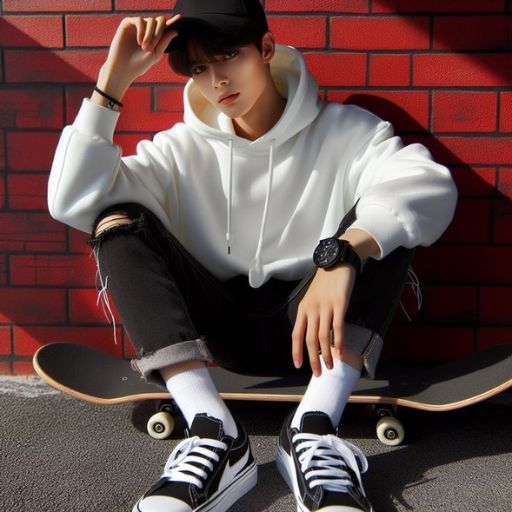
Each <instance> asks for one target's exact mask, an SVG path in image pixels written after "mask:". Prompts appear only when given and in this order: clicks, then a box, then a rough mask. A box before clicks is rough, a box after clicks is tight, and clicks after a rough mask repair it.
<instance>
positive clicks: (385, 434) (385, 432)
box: [377, 416, 405, 446]
mask: <svg viewBox="0 0 512 512" xmlns="http://www.w3.org/2000/svg"><path fill="white" fill-rule="evenodd" d="M377 437H378V438H379V441H380V442H381V443H383V444H385V445H387V446H397V445H399V444H401V443H402V442H403V440H404V437H405V431H404V427H403V425H402V422H401V421H400V420H399V419H397V418H395V417H393V416H385V417H383V418H381V419H380V420H379V421H378V422H377Z"/></svg>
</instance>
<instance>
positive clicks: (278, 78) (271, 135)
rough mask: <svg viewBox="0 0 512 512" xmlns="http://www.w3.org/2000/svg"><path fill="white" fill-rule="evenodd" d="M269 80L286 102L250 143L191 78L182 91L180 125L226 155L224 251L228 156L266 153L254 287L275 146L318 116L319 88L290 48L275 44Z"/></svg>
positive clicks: (252, 268) (260, 268)
mask: <svg viewBox="0 0 512 512" xmlns="http://www.w3.org/2000/svg"><path fill="white" fill-rule="evenodd" d="M270 70H271V74H272V79H273V81H274V83H275V85H276V88H277V90H278V92H279V93H280V94H281V96H283V97H284V98H286V99H287V102H286V107H285V110H284V112H283V114H282V116H281V118H280V119H279V121H278V122H277V123H276V124H275V125H274V126H273V127H272V129H271V130H269V131H268V132H267V133H265V134H264V135H263V136H261V137H260V138H258V139H256V140H254V141H250V140H248V139H245V138H243V137H239V136H238V135H236V133H235V130H234V127H233V122H232V120H231V119H230V118H229V117H228V116H226V115H225V114H224V113H222V112H221V111H219V110H218V109H216V108H215V107H214V106H213V105H211V103H210V102H209V101H208V100H207V99H206V98H205V97H204V96H203V95H202V94H201V92H200V91H199V88H198V87H197V86H196V85H195V83H194V81H193V80H192V79H191V80H189V81H188V83H187V85H186V86H185V90H184V122H185V124H187V125H188V126H189V127H190V128H192V129H193V130H195V131H197V132H198V133H199V134H200V135H201V136H202V137H205V138H206V139H208V140H210V141H218V142H221V143H222V144H225V146H226V150H227V151H228V156H227V158H226V165H225V167H224V168H222V169H221V172H222V173H223V174H224V173H227V183H228V186H227V191H228V193H227V194H226V203H227V218H226V250H227V253H228V254H230V253H231V245H230V244H231V212H232V182H233V173H234V172H236V169H234V167H233V160H234V159H233V155H234V153H237V152H242V153H247V154H249V153H254V152H255V153H261V152H266V153H267V154H268V171H267V191H266V196H265V202H264V207H263V211H262V216H261V221H260V229H259V235H258V241H257V244H256V253H255V254H254V257H253V260H252V262H251V264H250V266H249V283H250V284H251V286H252V287H254V288H257V287H259V286H261V284H263V282H264V273H263V255H262V249H263V241H264V236H265V224H266V221H267V216H268V210H269V204H270V201H271V195H272V179H273V173H274V155H275V153H276V152H277V151H278V150H279V147H280V146H281V145H282V144H284V143H285V142H286V141H288V140H289V139H291V138H293V137H294V136H295V135H296V134H298V133H299V132H300V131H301V130H303V129H304V128H305V127H306V126H308V125H310V124H311V123H312V122H313V121H314V119H315V118H316V117H317V116H318V114H319V112H320V101H319V99H318V84H317V82H316V81H315V79H314V78H313V76H312V75H311V74H310V73H309V71H308V70H307V68H306V64H305V62H304V58H303V57H302V55H301V53H300V52H299V51H297V50H296V49H295V48H292V47H290V46H282V45H276V52H275V55H274V57H273V59H272V61H271V62H270Z"/></svg>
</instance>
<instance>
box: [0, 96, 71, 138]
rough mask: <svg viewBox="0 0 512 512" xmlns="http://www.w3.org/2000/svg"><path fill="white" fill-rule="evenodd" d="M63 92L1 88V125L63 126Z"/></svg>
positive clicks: (10, 126)
mask: <svg viewBox="0 0 512 512" xmlns="http://www.w3.org/2000/svg"><path fill="white" fill-rule="evenodd" d="M63 121H64V114H63V109H62V93H61V92H60V90H56V89H41V88H39V87H38V88H29V89H2V90H0V127H5V128H45V129H49V128H62V124H63Z"/></svg>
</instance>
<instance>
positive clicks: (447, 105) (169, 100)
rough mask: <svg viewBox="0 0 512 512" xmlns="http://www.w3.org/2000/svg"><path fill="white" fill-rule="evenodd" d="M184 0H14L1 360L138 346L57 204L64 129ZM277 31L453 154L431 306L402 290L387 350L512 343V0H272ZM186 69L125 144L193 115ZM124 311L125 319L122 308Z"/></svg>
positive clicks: (427, 285) (3, 100)
mask: <svg viewBox="0 0 512 512" xmlns="http://www.w3.org/2000/svg"><path fill="white" fill-rule="evenodd" d="M171 4H172V2H171V1H170V0H137V1H135V0H88V1H87V2H84V1H78V0H51V1H50V0H2V1H1V2H0V9H1V11H0V15H1V18H0V45H1V50H0V171H1V172H2V179H1V180H0V209H1V210H0V251H1V252H0V372H11V371H15V372H25V371H30V368H31V367H30V364H29V361H30V356H31V355H32V354H33V352H34V351H35V350H36V349H37V348H38V347H39V346H40V345H42V344H45V343H48V342H52V341H61V340H69V341H75V342H80V343H87V344H91V345H94V346H101V347H102V348H103V349H105V350H108V351H110V352H112V353H115V354H119V355H128V354H130V352H131V351H130V348H129V341H128V340H127V339H126V338H125V337H124V336H125V335H124V334H123V333H122V328H121V325H120V324H119V323H118V325H117V335H118V339H119V340H120V343H119V344H118V345H117V346H115V345H114V344H113V341H112V328H111V327H110V326H109V325H108V323H107V322H106V320H105V318H104V316H103V312H102V310H101V309H100V308H98V307H97V306H96V292H95V289H94V279H95V266H94V264H93V260H92V259H91V258H90V255H89V248H88V246H87V245H86V244H85V241H86V238H87V237H86V235H84V234H83V233H80V232H77V231H74V230H72V229H69V228H67V227H66V226H64V225H61V224H59V223H57V222H55V221H54V220H52V219H51V218H50V216H49V215H48V213H47V210H46V185H47V179H48V171H49V168H50V165H51V161H52V156H53V152H54V150H55V146H56V143H57V140H58V137H59V133H60V130H61V129H62V127H63V125H64V124H66V123H69V122H71V121H72V119H73V118H74V116H75V114H76V112H77V108H78V105H79V103H80V101H81V98H82V97H83V96H84V95H88V94H90V91H91V85H92V84H93V83H94V81H95V77H96V74H97V71H98V68H99V66H100V64H101V62H102V61H103V59H104V58H105V55H106V50H107V47H108V44H109V42H110V40H111V37H112V35H113V32H114V30H115V27H116V25H117V23H118V22H119V20H120V19H121V17H123V16H127V15H132V14H134V13H141V12H148V13H159V12H161V11H162V10H166V9H168V8H169V7H170V6H171ZM266 7H267V12H268V13H269V19H270V25H271V28H272V30H273V31H274V32H275V34H276V36H277V38H278V40H280V41H281V42H284V43H287V44H291V45H294V46H297V47H299V48H301V49H303V51H304V53H305V55H306V59H307V62H308V64H309V65H310V67H311V69H312V70H313V72H314V74H315V75H316V77H317V79H318V80H319V82H320V85H321V87H322V90H323V92H324V94H326V95H327V97H328V98H330V99H332V100H337V101H347V102H351V103H357V104H360V105H362V106H365V107H367V108H369V109H370V110H372V111H374V112H376V113H377V114H379V115H381V116H382V117H384V118H387V119H389V120H390V121H392V122H393V123H394V124H395V126H396V128H397V130H398V131H399V132H400V133H401V134H402V135H403V136H404V138H405V139H406V141H408V142H410V141H421V142H423V143H425V144H426V145H427V146H428V147H429V148H430V150H431V151H432V152H433V154H434V155H435V157H436V158H437V159H438V160H439V161H441V162H443V163H445V164H447V165H449V166H450V168H451V169H452V171H453V175H454V177H455V180H456V182H457V184H458V187H459V191H460V202H459V205H458V209H457V214H456V218H455V221H454V222H453V224H452V226H451V227H450V229H449V230H448V232H447V233H446V234H445V235H444V236H443V238H442V240H440V241H439V242H438V243H437V244H435V246H433V247H431V248H421V249H419V250H418V253H417V257H416V262H415V270H416V272H417V274H418V275H419V277H420V280H421V282H422V287H423V295H424V301H423V308H422V310H421V311H420V312H419V313H413V303H414V301H413V300H412V299H413V297H412V294H411V292H410V290H407V291H406V292H405V299H404V302H405V303H406V306H407V308H408V310H409V312H410V314H411V315H412V322H410V323H409V322H407V320H406V318H405V315H404V314H403V313H401V312H399V314H398V315H397V321H396V323H395V326H394V328H393V330H392V332H391V334H390V336H389V338H388V345H387V348H386V356H387V357H405V358H408V359H420V360H440V359H449V358H452V357H456V356H460V355H463V354H466V353H468V352H471V351H474V350H478V349H482V348H484V347H486V346H488V345H492V344H500V343H508V342H511V341H512V314H511V313H512V265H511V261H512V222H511V215H512V207H511V205H510V199H511V198H512V144H511V134H512V101H511V100H512V93H511V92H510V91H507V89H509V88H510V84H511V81H512V58H511V57H512V36H511V34H512V17H511V11H512V2H511V1H510V0H486V1H485V2H483V1H481V0H420V1H417V2H410V1H406V0H318V1H315V2H313V1H305V0H266ZM182 84H183V81H182V80H181V79H179V78H178V77H176V76H174V75H173V74H172V73H171V72H170V70H169V69H168V67H167V65H166V63H165V62H162V63H161V64H159V65H157V66H155V68H154V69H152V70H151V71H150V72H149V73H148V74H147V75H146V76H144V77H143V78H142V79H141V80H140V81H139V82H137V84H136V85H135V86H134V87H133V88H132V89H131V90H130V91H129V93H128V94H127V96H126V101H125V103H126V107H125V109H124V110H123V114H122V116H121V121H120V124H119V132H118V135H117V137H116V140H117V142H118V143H119V144H121V145H122V147H123V149H124V151H125V153H128V152H131V151H133V149H134V146H135V142H136V141H137V140H138V139H139V138H141V137H150V136H151V133H152V132H154V131H156V130H159V129H162V128H166V127H167V126H169V125H170V124H172V123H173V122H175V121H176V120H178V119H179V118H180V113H181V108H182V103H181V93H180V87H181V86H182ZM118 322H119V320H118Z"/></svg>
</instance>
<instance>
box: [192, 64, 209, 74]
mask: <svg viewBox="0 0 512 512" xmlns="http://www.w3.org/2000/svg"><path fill="white" fill-rule="evenodd" d="M205 69H206V66H205V65H203V64H199V65H198V66H194V67H193V68H192V70H191V71H192V74H193V75H200V74H201V73H202V72H203V71H204V70H205Z"/></svg>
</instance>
